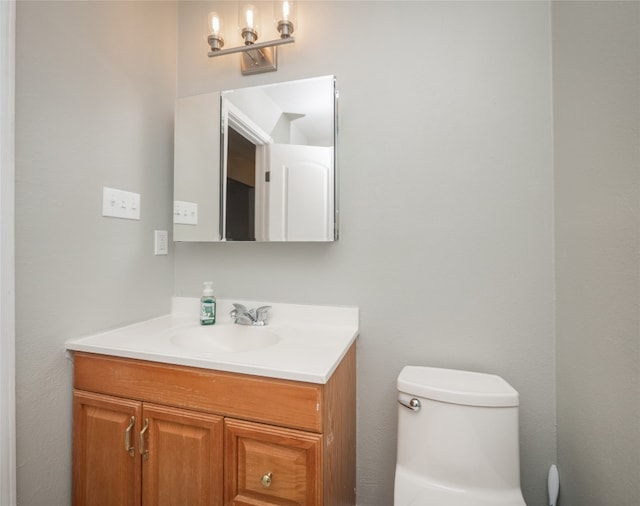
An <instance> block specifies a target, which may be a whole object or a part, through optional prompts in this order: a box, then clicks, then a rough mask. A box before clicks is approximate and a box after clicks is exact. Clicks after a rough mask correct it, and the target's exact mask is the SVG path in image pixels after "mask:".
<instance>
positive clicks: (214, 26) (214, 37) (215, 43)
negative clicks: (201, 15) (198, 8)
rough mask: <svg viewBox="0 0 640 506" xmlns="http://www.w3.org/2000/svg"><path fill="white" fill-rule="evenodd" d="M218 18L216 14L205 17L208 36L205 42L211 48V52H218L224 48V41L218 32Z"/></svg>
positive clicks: (211, 13)
mask: <svg viewBox="0 0 640 506" xmlns="http://www.w3.org/2000/svg"><path fill="white" fill-rule="evenodd" d="M220 24H221V23H220V16H218V13H216V12H210V13H209V15H208V16H207V27H208V29H209V36H208V37H207V42H209V45H210V46H211V51H219V50H220V49H222V47H223V46H224V39H223V38H222V33H221V32H220Z"/></svg>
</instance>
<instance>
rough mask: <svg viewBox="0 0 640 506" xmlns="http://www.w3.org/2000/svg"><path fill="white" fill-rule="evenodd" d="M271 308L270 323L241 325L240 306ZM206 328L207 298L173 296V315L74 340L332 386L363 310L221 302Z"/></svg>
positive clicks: (86, 346) (123, 352) (108, 350)
mask: <svg viewBox="0 0 640 506" xmlns="http://www.w3.org/2000/svg"><path fill="white" fill-rule="evenodd" d="M237 302H239V303H242V304H244V305H245V306H247V307H260V306H272V309H271V315H270V318H269V324H268V325H267V326H265V327H251V326H244V325H236V324H234V323H233V322H232V321H231V318H230V316H229V313H230V311H231V310H232V309H234V306H233V304H234V303H237ZM216 310H217V317H218V318H217V321H216V323H215V325H200V322H199V321H198V315H199V314H200V299H199V298H197V297H174V298H173V299H172V311H171V313H170V314H167V315H164V316H159V317H156V318H152V319H150V320H145V321H142V322H138V323H133V324H131V325H128V326H126V327H120V328H116V329H112V330H107V331H104V332H101V333H98V334H94V335H91V336H86V337H80V338H75V339H69V340H68V341H67V342H66V348H67V350H69V351H77V352H84V353H97V354H101V355H110V356H115V357H123V358H131V359H136V360H148V361H153V362H163V363H167V364H175V365H182V366H190V367H200V368H204V369H212V370H217V371H226V372H232V373H240V374H252V375H256V376H265V377H270V378H280V379H286V380H294V381H306V382H310V383H319V384H325V383H326V382H327V381H329V377H330V376H331V374H332V373H333V371H334V370H335V368H336V367H337V365H338V363H339V362H340V360H341V359H342V357H343V356H344V354H345V353H346V352H347V350H348V349H349V347H350V346H351V345H352V344H353V342H354V341H355V339H356V336H357V335H358V308H354V307H336V306H310V305H300V304H283V303H279V302H267V301H251V300H240V301H238V300H228V299H220V298H219V299H218V300H217V303H216Z"/></svg>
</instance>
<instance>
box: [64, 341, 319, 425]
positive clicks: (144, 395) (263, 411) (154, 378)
mask: <svg viewBox="0 0 640 506" xmlns="http://www.w3.org/2000/svg"><path fill="white" fill-rule="evenodd" d="M74 386H75V387H76V388H78V389H80V390H87V391H91V392H100V393H103V394H108V395H115V396H118V397H124V398H127V399H136V400H140V401H145V402H153V403H156V404H163V405H166V406H175V407H180V408H189V409H194V410H197V411H204V412H208V413H214V414H219V415H222V416H231V417H235V418H243V419H247V420H254V421H259V422H266V423H271V424H274V425H280V426H284V427H292V428H295V429H303V430H310V431H313V432H322V420H323V413H322V411H321V407H322V385H316V384H313V383H304V382H299V381H288V380H280V379H275V378H263V377H258V376H250V375H245V374H235V373H227V372H220V371H213V370H209V369H198V368H195V367H185V366H179V365H171V364H162V363H157V362H148V361H144V360H134V359H128V358H119V357H110V356H105V355H94V354H91V353H75V354H74Z"/></svg>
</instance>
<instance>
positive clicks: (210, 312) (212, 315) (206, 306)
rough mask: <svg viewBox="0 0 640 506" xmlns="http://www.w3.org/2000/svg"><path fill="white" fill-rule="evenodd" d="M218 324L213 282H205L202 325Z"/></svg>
mask: <svg viewBox="0 0 640 506" xmlns="http://www.w3.org/2000/svg"><path fill="white" fill-rule="evenodd" d="M215 322H216V298H215V297H214V296H213V282H212V281H205V282H204V290H202V297H200V325H213V324H214V323H215Z"/></svg>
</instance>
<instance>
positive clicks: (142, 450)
mask: <svg viewBox="0 0 640 506" xmlns="http://www.w3.org/2000/svg"><path fill="white" fill-rule="evenodd" d="M148 430H149V419H148V418H145V419H144V426H143V427H142V430H141V431H140V455H142V458H143V459H144V460H149V450H145V448H144V435H145V434H146V432H147V431H148Z"/></svg>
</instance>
